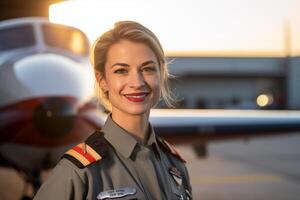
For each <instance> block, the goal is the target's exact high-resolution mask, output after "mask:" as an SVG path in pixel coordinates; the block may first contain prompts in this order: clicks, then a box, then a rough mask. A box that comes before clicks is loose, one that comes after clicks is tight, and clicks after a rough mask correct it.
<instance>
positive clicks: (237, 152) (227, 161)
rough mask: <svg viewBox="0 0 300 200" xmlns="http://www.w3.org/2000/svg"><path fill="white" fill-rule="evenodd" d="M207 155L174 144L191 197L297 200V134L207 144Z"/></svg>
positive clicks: (299, 162) (299, 168)
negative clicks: (199, 155)
mask: <svg viewBox="0 0 300 200" xmlns="http://www.w3.org/2000/svg"><path fill="white" fill-rule="evenodd" d="M208 148H209V157H208V158H207V159H198V158H197V157H196V156H195V154H194V153H193V152H192V149H191V148H188V147H178V150H179V151H181V152H182V154H183V156H184V157H185V158H186V159H187V160H188V164H187V167H188V169H189V172H190V177H191V182H192V185H193V195H194V197H195V199H200V200H201V199H203V200H233V199H243V200H265V199H272V200H297V199H300V134H298V135H289V136H278V137H266V138H260V139H254V140H250V141H248V142H245V141H241V140H239V141H229V142H218V143H211V144H210V145H209V146H208Z"/></svg>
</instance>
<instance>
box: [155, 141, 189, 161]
mask: <svg viewBox="0 0 300 200" xmlns="http://www.w3.org/2000/svg"><path fill="white" fill-rule="evenodd" d="M158 143H159V144H160V146H162V147H163V149H164V150H166V151H168V152H169V153H171V154H172V155H173V156H175V157H176V158H178V159H179V160H181V161H182V162H184V163H186V161H185V160H184V159H183V158H182V157H181V156H180V154H179V153H178V151H176V149H175V147H174V146H173V145H171V144H170V143H168V142H167V141H166V140H164V139H162V138H160V137H158Z"/></svg>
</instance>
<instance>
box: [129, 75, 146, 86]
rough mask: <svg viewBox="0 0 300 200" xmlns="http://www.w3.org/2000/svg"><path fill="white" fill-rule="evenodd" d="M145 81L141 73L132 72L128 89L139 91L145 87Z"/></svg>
mask: <svg viewBox="0 0 300 200" xmlns="http://www.w3.org/2000/svg"><path fill="white" fill-rule="evenodd" d="M145 85H146V84H145V79H144V76H143V74H142V73H141V72H133V73H131V74H130V76H129V87H130V88H134V89H140V88H143V87H145Z"/></svg>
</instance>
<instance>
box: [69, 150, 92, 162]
mask: <svg viewBox="0 0 300 200" xmlns="http://www.w3.org/2000/svg"><path fill="white" fill-rule="evenodd" d="M66 154H68V155H70V156H73V157H74V158H76V159H77V160H78V161H79V162H81V163H82V164H83V165H84V166H87V165H89V164H90V163H91V162H90V161H88V160H87V159H86V158H85V157H84V156H83V155H81V154H80V153H78V152H77V151H75V150H73V149H70V150H69V151H67V152H66Z"/></svg>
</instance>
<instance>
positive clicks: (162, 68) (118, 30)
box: [90, 21, 174, 111]
mask: <svg viewBox="0 0 300 200" xmlns="http://www.w3.org/2000/svg"><path fill="white" fill-rule="evenodd" d="M123 39H125V40H129V41H132V42H141V43H144V44H146V45H147V46H148V47H149V48H150V49H151V50H152V51H153V52H154V54H155V56H156V58H157V60H158V64H159V72H160V85H161V94H160V95H161V97H162V99H163V100H164V101H165V103H166V105H167V106H169V107H173V103H174V100H173V97H172V96H171V95H172V94H171V91H170V86H169V78H170V77H171V75H170V74H169V71H168V67H167V62H166V58H165V54H164V51H163V48H162V46H161V44H160V42H159V40H158V38H157V37H156V36H155V35H154V33H153V32H152V31H150V30H149V29H148V28H146V27H144V26H143V25H141V24H140V23H137V22H134V21H119V22H116V23H115V24H114V27H113V28H112V29H110V30H108V31H107V32H105V33H103V34H102V35H101V36H100V37H99V38H98V39H97V40H96V41H95V42H94V44H93V45H92V47H91V50H90V61H91V63H92V65H93V67H94V70H95V72H96V71H97V72H99V73H100V74H101V76H103V77H104V78H105V76H104V75H105V63H106V59H107V52H108V50H109V48H110V47H111V46H112V45H113V44H115V43H117V42H119V41H121V40H123ZM95 92H96V95H97V97H98V100H99V101H100V103H101V104H102V105H103V106H104V108H106V109H107V110H109V111H111V104H110V102H109V100H108V94H107V92H104V91H103V90H102V89H101V88H100V87H99V83H98V82H97V81H96V82H95Z"/></svg>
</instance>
